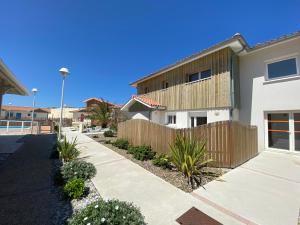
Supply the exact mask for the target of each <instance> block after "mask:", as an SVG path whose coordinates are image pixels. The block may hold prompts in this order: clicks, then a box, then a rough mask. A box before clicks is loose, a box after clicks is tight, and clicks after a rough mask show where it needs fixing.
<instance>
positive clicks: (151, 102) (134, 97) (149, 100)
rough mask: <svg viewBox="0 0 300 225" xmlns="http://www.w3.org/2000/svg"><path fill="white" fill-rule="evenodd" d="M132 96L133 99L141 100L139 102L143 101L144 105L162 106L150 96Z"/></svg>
mask: <svg viewBox="0 0 300 225" xmlns="http://www.w3.org/2000/svg"><path fill="white" fill-rule="evenodd" d="M132 98H133V99H135V100H138V101H141V102H143V103H145V104H146V105H149V106H154V107H155V106H162V105H161V104H160V103H159V102H157V101H155V100H153V99H151V98H147V97H145V96H143V95H139V96H137V95H133V96H132Z"/></svg>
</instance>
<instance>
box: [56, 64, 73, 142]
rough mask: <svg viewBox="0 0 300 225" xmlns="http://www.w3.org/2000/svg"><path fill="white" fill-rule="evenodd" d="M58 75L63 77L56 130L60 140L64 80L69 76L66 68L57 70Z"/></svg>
mask: <svg viewBox="0 0 300 225" xmlns="http://www.w3.org/2000/svg"><path fill="white" fill-rule="evenodd" d="M59 72H60V74H61V75H62V77H63V80H62V86H61V99H60V118H59V130H58V139H59V140H60V139H61V126H62V117H63V108H64V87H65V79H66V77H67V76H68V75H69V74H70V72H69V70H68V69H67V68H64V67H63V68H61V69H60V70H59Z"/></svg>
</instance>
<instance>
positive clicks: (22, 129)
mask: <svg viewBox="0 0 300 225" xmlns="http://www.w3.org/2000/svg"><path fill="white" fill-rule="evenodd" d="M21 131H22V132H23V131H24V121H22V127H21Z"/></svg>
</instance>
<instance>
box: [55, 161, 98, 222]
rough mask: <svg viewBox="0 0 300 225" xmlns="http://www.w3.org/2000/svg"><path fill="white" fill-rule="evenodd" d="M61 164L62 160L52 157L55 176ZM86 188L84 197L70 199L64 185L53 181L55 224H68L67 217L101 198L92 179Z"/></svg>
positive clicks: (86, 182)
mask: <svg viewBox="0 0 300 225" xmlns="http://www.w3.org/2000/svg"><path fill="white" fill-rule="evenodd" d="M61 166H62V163H61V160H59V159H52V169H53V171H52V175H53V176H55V173H56V171H58V170H60V168H61ZM85 190H86V192H85V194H84V196H83V197H82V198H80V199H73V200H69V199H66V198H65V196H64V193H63V186H62V185H58V184H55V182H53V185H52V186H51V192H52V194H53V200H52V204H53V207H54V208H55V210H54V215H52V217H51V218H52V223H53V224H58V225H63V224H66V221H67V219H68V218H70V217H71V215H72V214H74V213H76V212H78V211H80V210H82V209H84V208H85V207H86V206H87V205H89V204H91V203H93V202H95V201H97V200H99V199H101V196H100V194H99V192H98V191H97V189H96V188H95V186H94V184H93V182H92V181H91V180H87V181H85Z"/></svg>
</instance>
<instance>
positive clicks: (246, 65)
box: [239, 39, 300, 151]
mask: <svg viewBox="0 0 300 225" xmlns="http://www.w3.org/2000/svg"><path fill="white" fill-rule="evenodd" d="M291 54H297V57H298V66H299V65H300V61H299V58H300V39H298V40H293V41H289V42H286V43H281V44H278V45H276V46H273V47H269V48H266V49H261V50H259V51H257V52H253V53H251V54H248V55H245V56H241V57H240V91H241V107H240V113H239V118H240V120H241V121H242V122H245V123H250V124H252V125H256V126H257V127H258V147H259V151H262V150H263V149H264V146H265V138H264V132H265V128H264V112H265V111H278V110H282V111H289V110H299V109H300V76H299V77H296V78H294V79H286V80H281V81H278V82H266V80H265V75H266V63H265V61H267V60H271V59H274V58H280V57H283V56H288V55H291ZM299 72H300V71H298V73H299Z"/></svg>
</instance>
